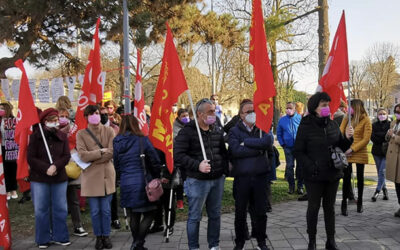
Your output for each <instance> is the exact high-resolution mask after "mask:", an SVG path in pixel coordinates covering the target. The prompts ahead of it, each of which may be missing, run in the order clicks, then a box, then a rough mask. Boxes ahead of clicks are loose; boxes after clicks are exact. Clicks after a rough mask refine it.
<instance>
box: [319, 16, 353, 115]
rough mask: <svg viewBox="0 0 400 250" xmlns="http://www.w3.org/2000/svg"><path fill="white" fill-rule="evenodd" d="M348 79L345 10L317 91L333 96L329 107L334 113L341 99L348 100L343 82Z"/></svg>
mask: <svg viewBox="0 0 400 250" xmlns="http://www.w3.org/2000/svg"><path fill="white" fill-rule="evenodd" d="M348 81H349V58H348V54H347V36H346V20H345V15H344V11H343V14H342V17H341V18H340V22H339V26H338V29H337V31H336V34H335V38H334V39H333V43H332V47H331V51H330V52H329V57H328V61H327V62H326V65H325V68H324V72H323V73H322V77H321V79H320V80H319V86H318V88H317V91H323V92H326V93H327V94H328V95H329V96H330V97H331V102H330V104H329V107H330V110H331V113H332V114H334V113H335V112H336V111H337V110H338V108H339V106H340V100H344V101H346V96H345V94H344V91H343V84H342V83H343V82H348Z"/></svg>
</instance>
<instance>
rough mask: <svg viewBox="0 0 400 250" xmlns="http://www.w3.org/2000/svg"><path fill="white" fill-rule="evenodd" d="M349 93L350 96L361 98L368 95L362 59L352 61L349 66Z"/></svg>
mask: <svg viewBox="0 0 400 250" xmlns="http://www.w3.org/2000/svg"><path fill="white" fill-rule="evenodd" d="M349 74H350V94H351V97H352V98H356V99H363V98H365V97H369V95H368V90H367V88H368V84H367V68H366V64H365V63H364V62H362V61H353V62H351V63H350V67H349Z"/></svg>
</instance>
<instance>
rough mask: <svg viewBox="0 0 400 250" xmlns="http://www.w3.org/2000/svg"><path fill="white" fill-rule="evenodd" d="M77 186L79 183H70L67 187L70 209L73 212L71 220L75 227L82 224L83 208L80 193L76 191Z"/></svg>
mask: <svg viewBox="0 0 400 250" xmlns="http://www.w3.org/2000/svg"><path fill="white" fill-rule="evenodd" d="M77 188H78V186H77V185H68V187H67V203H68V210H69V211H70V212H71V220H72V224H73V225H74V228H78V227H81V226H82V223H81V210H80V206H79V199H78V194H77V192H76V190H77Z"/></svg>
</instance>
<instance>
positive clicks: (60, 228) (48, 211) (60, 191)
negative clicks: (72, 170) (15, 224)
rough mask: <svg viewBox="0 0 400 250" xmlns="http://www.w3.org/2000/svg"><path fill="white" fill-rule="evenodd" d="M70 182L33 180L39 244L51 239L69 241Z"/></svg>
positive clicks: (36, 230)
mask: <svg viewBox="0 0 400 250" xmlns="http://www.w3.org/2000/svg"><path fill="white" fill-rule="evenodd" d="M67 185H68V182H67V181H65V182H60V183H45V182H35V181H32V182H31V191H32V199H33V205H34V209H35V241H36V243H37V244H38V245H41V244H46V243H49V242H50V241H57V242H68V241H69V234H68V227H67V216H68V208H67Z"/></svg>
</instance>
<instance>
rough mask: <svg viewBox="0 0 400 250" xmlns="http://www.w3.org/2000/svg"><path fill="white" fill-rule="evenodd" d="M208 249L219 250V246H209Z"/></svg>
mask: <svg viewBox="0 0 400 250" xmlns="http://www.w3.org/2000/svg"><path fill="white" fill-rule="evenodd" d="M210 250H220V248H219V246H216V247H212V248H210Z"/></svg>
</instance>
